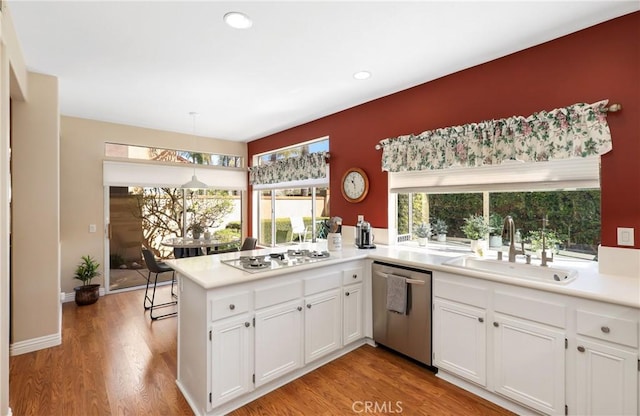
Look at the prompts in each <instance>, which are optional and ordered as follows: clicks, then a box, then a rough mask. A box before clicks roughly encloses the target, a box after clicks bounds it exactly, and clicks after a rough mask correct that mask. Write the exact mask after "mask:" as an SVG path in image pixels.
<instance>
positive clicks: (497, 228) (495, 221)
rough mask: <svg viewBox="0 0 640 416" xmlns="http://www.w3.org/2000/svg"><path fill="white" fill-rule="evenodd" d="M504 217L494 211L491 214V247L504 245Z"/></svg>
mask: <svg viewBox="0 0 640 416" xmlns="http://www.w3.org/2000/svg"><path fill="white" fill-rule="evenodd" d="M503 226H504V218H502V215H500V214H496V213H493V214H491V215H490V216H489V247H502V227H503Z"/></svg>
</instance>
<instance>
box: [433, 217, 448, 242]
mask: <svg viewBox="0 0 640 416" xmlns="http://www.w3.org/2000/svg"><path fill="white" fill-rule="evenodd" d="M431 228H432V230H433V233H434V234H435V235H436V236H437V239H438V241H440V242H444V241H447V230H448V228H449V227H448V226H447V223H446V222H445V221H444V220H443V219H442V218H435V219H434V220H433V221H432V222H431Z"/></svg>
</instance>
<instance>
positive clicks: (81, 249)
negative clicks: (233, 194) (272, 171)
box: [60, 116, 247, 293]
mask: <svg viewBox="0 0 640 416" xmlns="http://www.w3.org/2000/svg"><path fill="white" fill-rule="evenodd" d="M105 142H114V143H123V144H132V145H141V146H154V147H160V148H168V149H179V150H192V151H202V152H210V153H219V154H236V155H241V156H243V157H245V158H246V155H247V146H246V144H245V143H236V142H230V141H226V140H218V139H211V138H206V137H194V136H191V135H185V134H179V133H172V132H166V131H160V130H152V129H145V128H140V127H132V126H125V125H120V124H113V123H105V122H100V121H95V120H87V119H81V118H75V117H66V116H63V117H61V142H60V225H61V235H60V237H61V248H62V264H61V282H62V283H61V287H62V291H63V292H65V293H70V292H72V291H73V288H74V287H75V286H77V285H78V281H77V280H74V279H73V271H74V269H75V267H76V265H77V263H78V261H79V259H80V256H82V255H85V254H90V255H91V256H93V257H94V258H96V259H97V260H98V262H99V263H100V264H101V267H100V272H101V273H102V274H104V266H105V265H108V260H107V259H105V258H104V246H105V241H104V224H105V220H104V218H105V210H104V205H105V201H104V187H103V185H102V183H103V182H102V162H103V160H104V159H105V158H104V143H105ZM199 169H200V168H199ZM243 205H244V206H243V214H242V217H243V222H244V223H245V224H246V207H245V206H246V204H243ZM89 224H96V225H97V232H95V233H90V232H89ZM93 283H101V284H104V278H103V277H100V278H99V279H94V281H93Z"/></svg>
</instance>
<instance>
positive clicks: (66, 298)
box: [60, 287, 106, 303]
mask: <svg viewBox="0 0 640 416" xmlns="http://www.w3.org/2000/svg"><path fill="white" fill-rule="evenodd" d="M99 293H100V296H104V295H106V291H105V290H104V287H100V290H99ZM75 300H76V292H71V293H65V292H60V302H61V303H67V302H75Z"/></svg>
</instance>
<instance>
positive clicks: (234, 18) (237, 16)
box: [224, 12, 253, 29]
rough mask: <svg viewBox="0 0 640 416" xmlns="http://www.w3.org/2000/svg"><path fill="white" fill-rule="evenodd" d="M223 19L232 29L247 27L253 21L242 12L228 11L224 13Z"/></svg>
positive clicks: (251, 24)
mask: <svg viewBox="0 0 640 416" xmlns="http://www.w3.org/2000/svg"><path fill="white" fill-rule="evenodd" d="M224 21H225V22H226V23H227V24H228V25H229V26H231V27H232V28H234V29H249V28H250V27H251V26H253V22H252V21H251V19H250V18H249V16H247V15H246V14H244V13H240V12H229V13H227V14H225V15H224Z"/></svg>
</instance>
